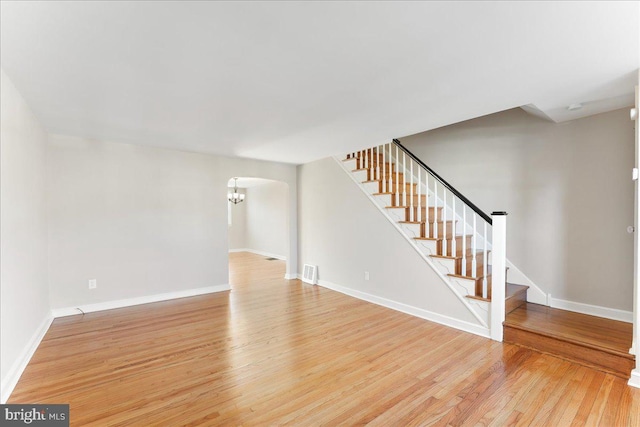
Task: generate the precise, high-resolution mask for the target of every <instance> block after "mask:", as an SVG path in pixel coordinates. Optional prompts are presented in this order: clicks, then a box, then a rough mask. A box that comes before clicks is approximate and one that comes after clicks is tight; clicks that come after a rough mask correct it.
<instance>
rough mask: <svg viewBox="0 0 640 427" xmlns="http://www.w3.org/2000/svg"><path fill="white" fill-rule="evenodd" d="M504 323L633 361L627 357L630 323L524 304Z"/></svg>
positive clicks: (631, 326) (629, 345) (631, 331)
mask: <svg viewBox="0 0 640 427" xmlns="http://www.w3.org/2000/svg"><path fill="white" fill-rule="evenodd" d="M504 324H505V325H508V326H509V327H512V328H517V329H521V330H528V331H531V332H536V333H539V334H544V335H549V336H553V337H554V338H556V339H561V340H563V341H567V342H572V343H575V344H580V345H584V346H586V347H590V348H594V349H599V350H602V351H607V352H611V353H616V354H620V355H621V356H624V357H627V358H634V356H633V355H631V354H629V348H631V340H632V335H633V325H632V324H631V323H626V322H620V321H617V320H611V319H605V318H601V317H596V316H589V315H587V314H582V313H574V312H572V311H566V310H560V309H557V308H551V307H547V306H544V305H539V304H532V303H527V304H525V305H524V306H523V307H520V308H518V309H517V310H514V311H513V312H512V313H510V314H509V315H508V316H507V318H506V320H505V322H504Z"/></svg>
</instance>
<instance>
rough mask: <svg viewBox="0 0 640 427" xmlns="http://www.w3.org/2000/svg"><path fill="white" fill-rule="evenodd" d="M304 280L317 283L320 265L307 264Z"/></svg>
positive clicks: (303, 274) (303, 275) (303, 273)
mask: <svg viewBox="0 0 640 427" xmlns="http://www.w3.org/2000/svg"><path fill="white" fill-rule="evenodd" d="M302 281H303V282H305V283H310V284H312V285H315V284H316V283H317V281H318V266H317V265H310V264H305V265H304V270H303V272H302Z"/></svg>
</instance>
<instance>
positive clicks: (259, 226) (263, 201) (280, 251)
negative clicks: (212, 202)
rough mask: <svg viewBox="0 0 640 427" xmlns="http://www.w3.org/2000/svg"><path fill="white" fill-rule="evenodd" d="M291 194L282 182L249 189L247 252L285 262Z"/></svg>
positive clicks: (246, 231)
mask: <svg viewBox="0 0 640 427" xmlns="http://www.w3.org/2000/svg"><path fill="white" fill-rule="evenodd" d="M288 193H289V190H288V188H287V185H286V184H284V183H282V182H267V183H265V184H262V185H258V186H255V187H250V188H247V201H246V203H247V207H246V209H247V216H246V230H245V242H246V243H245V244H246V246H245V248H248V249H252V250H254V251H258V252H263V253H267V254H271V255H275V256H278V257H280V258H286V256H287V252H288V238H287V237H288V230H287V224H288V223H289V218H288V215H287V209H286V207H287V203H288V202H287V200H288Z"/></svg>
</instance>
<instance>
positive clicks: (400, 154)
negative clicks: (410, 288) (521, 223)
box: [347, 139, 506, 341]
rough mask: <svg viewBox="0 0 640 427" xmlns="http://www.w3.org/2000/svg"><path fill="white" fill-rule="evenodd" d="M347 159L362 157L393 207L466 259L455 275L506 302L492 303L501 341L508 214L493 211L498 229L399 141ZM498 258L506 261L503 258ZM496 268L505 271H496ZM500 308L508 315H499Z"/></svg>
mask: <svg viewBox="0 0 640 427" xmlns="http://www.w3.org/2000/svg"><path fill="white" fill-rule="evenodd" d="M347 157H348V158H355V159H356V160H357V162H356V164H357V166H356V167H357V168H358V169H366V170H367V180H368V181H378V185H379V189H378V193H379V194H389V195H390V196H391V204H392V206H395V207H404V208H405V209H406V210H407V212H408V214H407V215H406V219H407V221H406V222H409V223H417V224H420V225H421V227H424V228H423V229H422V231H421V236H422V237H426V238H428V239H434V240H436V241H437V242H438V243H437V244H438V245H440V247H439V250H438V253H439V254H441V255H444V256H447V257H451V258H455V259H456V263H457V262H459V263H460V265H459V268H456V274H453V276H456V277H461V278H467V279H475V280H476V294H478V295H477V296H481V297H482V298H484V299H492V298H491V297H492V296H494V297H495V298H496V299H499V300H500V301H501V303H498V304H492V310H491V317H492V322H491V325H492V326H491V329H492V332H491V334H492V338H494V339H497V340H498V341H501V340H502V324H501V322H502V321H501V320H500V327H499V328H498V326H497V324H498V323H497V322H498V320H499V319H500V318H502V320H504V286H505V282H506V278H505V274H504V269H505V264H506V260H505V259H504V256H505V249H504V248H503V244H504V242H505V235H504V233H505V232H506V231H505V230H506V226H504V224H505V221H506V219H505V218H506V217H505V216H504V215H505V213H504V212H496V213H494V214H493V215H494V216H495V215H500V217H499V221H500V222H499V223H500V226H499V227H498V229H494V227H493V220H492V217H491V216H489V215H487V214H486V213H485V212H483V211H482V210H481V209H480V208H478V207H477V206H476V205H475V204H474V203H472V202H471V201H470V200H469V199H468V198H467V197H465V196H464V195H463V194H462V193H460V191H458V190H456V189H455V188H454V187H453V186H452V185H451V184H449V183H448V182H447V181H446V180H444V179H443V178H442V177H441V176H440V175H438V174H437V173H436V172H435V171H434V170H432V169H431V168H430V167H429V166H427V165H426V164H425V163H424V162H422V161H421V160H420V159H419V158H418V157H417V156H416V155H414V154H413V153H412V152H411V151H409V150H408V149H407V148H406V147H404V146H403V145H402V143H401V142H400V141H399V140H397V139H394V140H393V141H392V142H391V143H387V144H382V145H379V146H376V147H371V148H368V149H365V150H361V151H357V152H353V153H351V154H349V155H348V156H347ZM495 232H499V233H501V235H500V236H498V237H497V239H498V240H496V237H495V234H494V233H495ZM458 240H459V241H458ZM492 242H497V243H499V246H500V249H498V248H492ZM494 249H497V251H496V250H494ZM490 254H491V256H492V266H493V268H494V270H493V271H492V273H493V274H492V279H493V280H492V281H491V284H490V283H489V280H488V276H489V274H490V272H489V268H488V267H489V255H490ZM496 256H499V257H501V259H499V260H497V259H496ZM499 266H500V267H499ZM496 268H499V269H500V270H499V271H498V272H496V271H495V269H496ZM496 283H502V287H500V289H497V288H495V287H493V286H490V285H493V284H496ZM500 307H502V308H500ZM494 310H495V311H494ZM500 310H502V315H501V314H500V313H499V311H500ZM494 329H495V334H494ZM498 329H500V331H499V332H498ZM498 336H499V338H498Z"/></svg>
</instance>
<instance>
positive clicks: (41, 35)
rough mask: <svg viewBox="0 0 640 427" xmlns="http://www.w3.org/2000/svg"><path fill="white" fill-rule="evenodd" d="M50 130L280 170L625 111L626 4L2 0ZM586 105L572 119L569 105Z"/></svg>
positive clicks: (19, 63) (20, 64)
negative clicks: (436, 136)
mask: <svg viewBox="0 0 640 427" xmlns="http://www.w3.org/2000/svg"><path fill="white" fill-rule="evenodd" d="M0 7H1V11H0V14H1V24H0V25H1V26H0V29H1V66H2V68H3V69H4V70H5V72H6V74H7V75H8V76H9V78H10V79H11V80H12V81H13V82H14V84H15V85H16V87H17V88H18V90H19V91H20V92H21V93H22V94H23V96H24V97H25V99H26V101H27V103H28V104H29V105H30V106H31V108H32V109H33V111H34V112H35V114H36V115H37V117H38V118H39V120H40V121H41V122H42V124H43V125H44V126H45V127H46V128H47V130H49V131H50V132H52V133H64V134H71V135H76V136H83V137H89V138H96V139H105V140H114V141H120V142H130V143H136V144H145V145H155V146H161V147H169V148H176V149H181V150H187V151H197V152H205V153H214V154H219V155H227V156H241V157H250V158H258V159H265V160H275V161H283V162H290V163H304V162H307V161H311V160H314V159H318V158H321V157H325V156H328V155H334V154H342V153H344V152H346V151H350V150H354V149H357V148H362V147H366V146H371V145H374V144H379V143H382V142H386V141H389V140H390V139H391V138H394V137H401V136H403V135H409V134H413V133H417V132H421V131H424V130H428V129H433V128H436V127H440V126H444V125H448V124H452V123H456V122H460V121H463V120H467V119H471V118H474V117H478V116H482V115H486V114H490V113H494V112H497V111H502V110H505V109H509V108H514V107H518V106H523V105H529V106H530V111H534V112H535V111H538V112H541V113H542V116H547V117H549V118H550V119H552V120H554V121H564V120H569V119H573V118H577V117H582V116H585V115H590V114H595V113H598V112H603V111H608V110H612V109H617V108H621V107H624V106H628V105H631V104H632V102H633V95H632V94H633V87H634V86H635V84H637V83H636V81H637V75H638V74H637V70H638V68H639V63H640V60H639V58H640V53H639V46H640V41H639V39H640V30H639V22H640V6H639V2H620V3H617V2H612V1H607V2H566V3H565V2H274V3H271V2H202V1H201V2H155V1H144V2H142V1H141V2H56V1H43V2H6V1H2V2H1V6H0ZM573 103H582V104H583V105H584V108H582V109H581V110H578V111H575V112H569V111H567V110H566V107H567V106H568V105H569V104H573Z"/></svg>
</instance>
